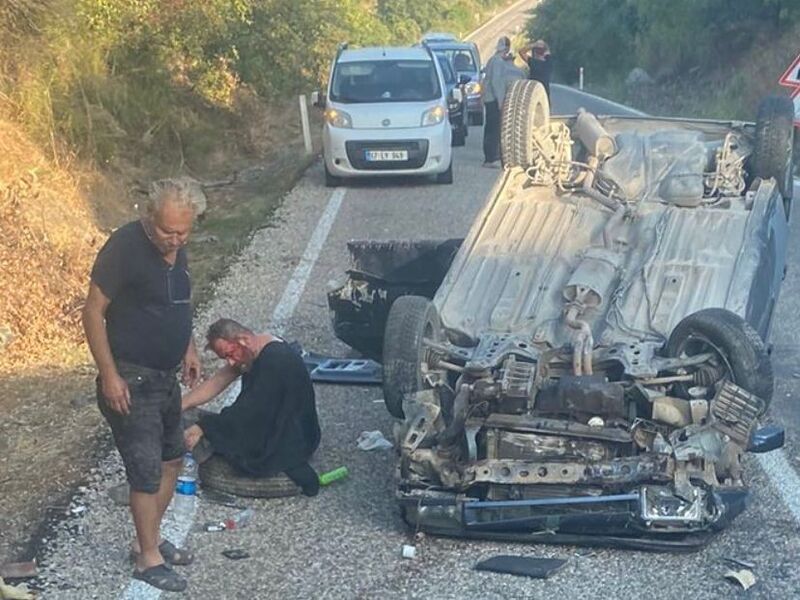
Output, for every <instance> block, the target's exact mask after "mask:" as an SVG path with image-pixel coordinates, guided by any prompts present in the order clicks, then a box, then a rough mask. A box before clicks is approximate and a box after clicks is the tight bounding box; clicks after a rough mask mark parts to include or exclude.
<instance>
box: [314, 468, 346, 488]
mask: <svg viewBox="0 0 800 600" xmlns="http://www.w3.org/2000/svg"><path fill="white" fill-rule="evenodd" d="M347 474H348V471H347V467H339V468H338V469H334V470H333V471H328V472H327V473H323V474H322V475H320V476H319V484H320V485H330V484H332V483H333V482H334V481H339V480H340V479H344V478H345V477H347Z"/></svg>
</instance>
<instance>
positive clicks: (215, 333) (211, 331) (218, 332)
mask: <svg viewBox="0 0 800 600" xmlns="http://www.w3.org/2000/svg"><path fill="white" fill-rule="evenodd" d="M243 335H255V333H253V331H252V330H251V329H248V328H247V327H245V326H244V325H242V324H241V323H239V322H238V321H234V320H233V319H219V320H217V321H215V322H214V323H212V324H211V326H210V327H209V328H208V332H207V333H206V341H207V342H208V345H211V344H213V343H214V342H216V341H217V340H225V341H226V342H232V341H234V340H235V339H236V338H238V337H241V336H243Z"/></svg>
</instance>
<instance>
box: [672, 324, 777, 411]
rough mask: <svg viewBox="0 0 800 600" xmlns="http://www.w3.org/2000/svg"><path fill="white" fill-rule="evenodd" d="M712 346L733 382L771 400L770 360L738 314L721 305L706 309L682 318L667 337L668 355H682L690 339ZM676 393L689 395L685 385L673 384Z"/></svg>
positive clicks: (771, 377)
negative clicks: (720, 357) (721, 357)
mask: <svg viewBox="0 0 800 600" xmlns="http://www.w3.org/2000/svg"><path fill="white" fill-rule="evenodd" d="M693 340H694V341H698V342H702V343H704V344H705V345H710V346H712V347H713V348H714V349H715V350H716V351H717V352H718V353H719V354H722V355H723V358H724V359H725V361H726V362H727V365H728V367H729V371H730V372H729V375H730V377H731V379H732V381H733V383H735V384H736V385H738V386H739V387H742V388H744V389H745V390H747V391H748V392H750V393H751V394H755V395H756V396H758V397H759V398H761V399H762V400H763V401H764V402H765V403H766V405H767V406H768V405H769V402H770V400H772V393H773V389H774V385H775V382H774V378H773V375H772V362H771V361H770V357H769V354H768V353H767V348H766V346H765V344H764V341H763V340H762V339H761V336H760V335H759V334H758V332H757V331H756V330H755V329H753V327H751V326H750V324H749V323H747V321H745V320H744V319H742V318H741V317H740V316H739V315H737V314H735V313H732V312H731V311H729V310H725V309H724V308H706V309H704V310H700V311H697V312H696V313H692V314H691V315H689V316H687V317H686V318H684V319H683V320H682V321H681V322H680V323H678V325H677V326H676V327H675V329H673V330H672V333H671V334H670V336H669V341H668V342H667V354H668V355H669V356H672V357H678V356H681V355H682V354H683V353H684V350H685V348H686V344H687V343H690V342H691V341H693ZM675 387H676V393H677V394H678V395H681V396H683V397H686V398H688V397H689V396H688V389H687V388H688V387H689V386H686V385H684V384H676V386H675Z"/></svg>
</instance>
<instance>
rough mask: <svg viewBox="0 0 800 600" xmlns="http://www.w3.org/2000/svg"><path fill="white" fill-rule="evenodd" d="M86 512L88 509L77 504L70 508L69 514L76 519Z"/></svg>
mask: <svg viewBox="0 0 800 600" xmlns="http://www.w3.org/2000/svg"><path fill="white" fill-rule="evenodd" d="M87 510H89V509H88V508H86V507H85V506H84V505H83V504H77V505H75V506H71V507H70V509H69V512H70V514H71V515H73V516H76V517H77V516H78V515H82V514H83V513H85V512H86V511H87Z"/></svg>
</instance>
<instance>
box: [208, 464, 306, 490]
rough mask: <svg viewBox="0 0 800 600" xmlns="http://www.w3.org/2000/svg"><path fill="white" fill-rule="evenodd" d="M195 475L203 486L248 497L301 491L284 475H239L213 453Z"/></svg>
mask: <svg viewBox="0 0 800 600" xmlns="http://www.w3.org/2000/svg"><path fill="white" fill-rule="evenodd" d="M197 476H198V478H199V479H200V483H201V484H202V485H203V487H208V488H211V489H214V490H217V491H218V492H225V493H226V494H234V495H236V496H246V497H248V498H280V497H284V496H296V495H297V494H300V493H301V491H302V490H301V489H300V487H299V486H298V485H297V484H295V483H294V482H293V481H292V480H291V479H289V478H288V477H287V476H286V475H278V476H276V477H247V476H246V475H240V474H239V473H237V472H236V470H235V469H234V468H233V466H232V465H231V464H230V463H229V462H228V461H227V460H225V459H224V458H222V457H221V456H220V455H218V454H215V455H214V456H212V457H211V458H209V459H208V460H207V461H205V462H204V463H202V464H201V465H200V466H199V467H198V469H197Z"/></svg>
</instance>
